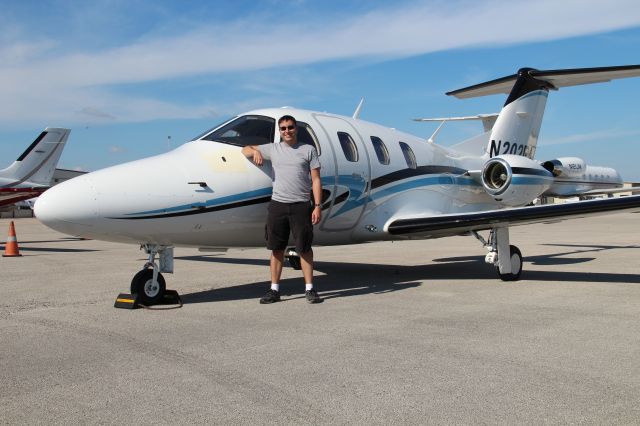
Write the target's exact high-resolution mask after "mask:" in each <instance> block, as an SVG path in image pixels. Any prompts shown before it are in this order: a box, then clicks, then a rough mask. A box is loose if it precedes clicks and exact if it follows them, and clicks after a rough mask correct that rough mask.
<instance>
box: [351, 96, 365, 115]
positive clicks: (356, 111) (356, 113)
mask: <svg viewBox="0 0 640 426" xmlns="http://www.w3.org/2000/svg"><path fill="white" fill-rule="evenodd" d="M363 103H364V98H362V99H360V103H359V104H358V106H357V107H356V110H355V111H354V113H353V115H352V116H351V117H353V118H354V119H356V120H357V119H358V118H360V111H362V104H363Z"/></svg>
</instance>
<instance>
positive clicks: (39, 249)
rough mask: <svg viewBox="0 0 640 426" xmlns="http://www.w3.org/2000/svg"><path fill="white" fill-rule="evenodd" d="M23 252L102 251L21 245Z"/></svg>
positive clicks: (2, 248) (0, 248)
mask: <svg viewBox="0 0 640 426" xmlns="http://www.w3.org/2000/svg"><path fill="white" fill-rule="evenodd" d="M0 250H4V247H0ZM20 251H21V252H23V251H24V252H31V251H33V252H53V253H87V252H93V251H100V250H95V249H72V248H58V247H55V248H53V247H22V246H21V247H20Z"/></svg>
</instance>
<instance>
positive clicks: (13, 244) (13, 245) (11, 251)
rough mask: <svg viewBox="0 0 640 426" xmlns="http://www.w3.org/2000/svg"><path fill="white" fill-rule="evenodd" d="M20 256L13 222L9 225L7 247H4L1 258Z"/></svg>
mask: <svg viewBox="0 0 640 426" xmlns="http://www.w3.org/2000/svg"><path fill="white" fill-rule="evenodd" d="M18 256H22V255H21V254H20V250H19V249H18V240H17V239H16V228H15V227H14V226H13V221H11V224H10V225H9V236H8V237H7V245H6V246H4V254H3V255H2V257H18Z"/></svg>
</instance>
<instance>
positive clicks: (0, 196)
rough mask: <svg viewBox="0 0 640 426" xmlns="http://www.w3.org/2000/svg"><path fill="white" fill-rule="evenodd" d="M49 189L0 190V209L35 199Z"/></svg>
mask: <svg viewBox="0 0 640 426" xmlns="http://www.w3.org/2000/svg"><path fill="white" fill-rule="evenodd" d="M48 188H49V187H34V188H0V207H2V206H8V205H11V204H14V203H17V202H18V201H22V200H28V199H29V198H33V197H37V196H38V195H40V194H42V193H43V192H44V191H45V190H47V189H48Z"/></svg>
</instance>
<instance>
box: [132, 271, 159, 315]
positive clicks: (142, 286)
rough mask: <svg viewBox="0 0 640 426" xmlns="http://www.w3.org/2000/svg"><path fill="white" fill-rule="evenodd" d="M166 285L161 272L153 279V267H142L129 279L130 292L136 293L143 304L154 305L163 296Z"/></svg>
mask: <svg viewBox="0 0 640 426" xmlns="http://www.w3.org/2000/svg"><path fill="white" fill-rule="evenodd" d="M166 290H167V286H166V283H165V280H164V277H163V276H162V274H160V273H158V276H157V278H156V279H155V280H154V279H153V269H152V268H150V269H143V270H141V271H139V272H138V273H137V274H135V275H134V276H133V279H132V280H131V293H132V294H137V295H138V302H139V303H140V304H142V305H145V306H151V305H155V304H156V303H158V302H159V301H161V300H162V298H163V297H164V294H165V291H166Z"/></svg>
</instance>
